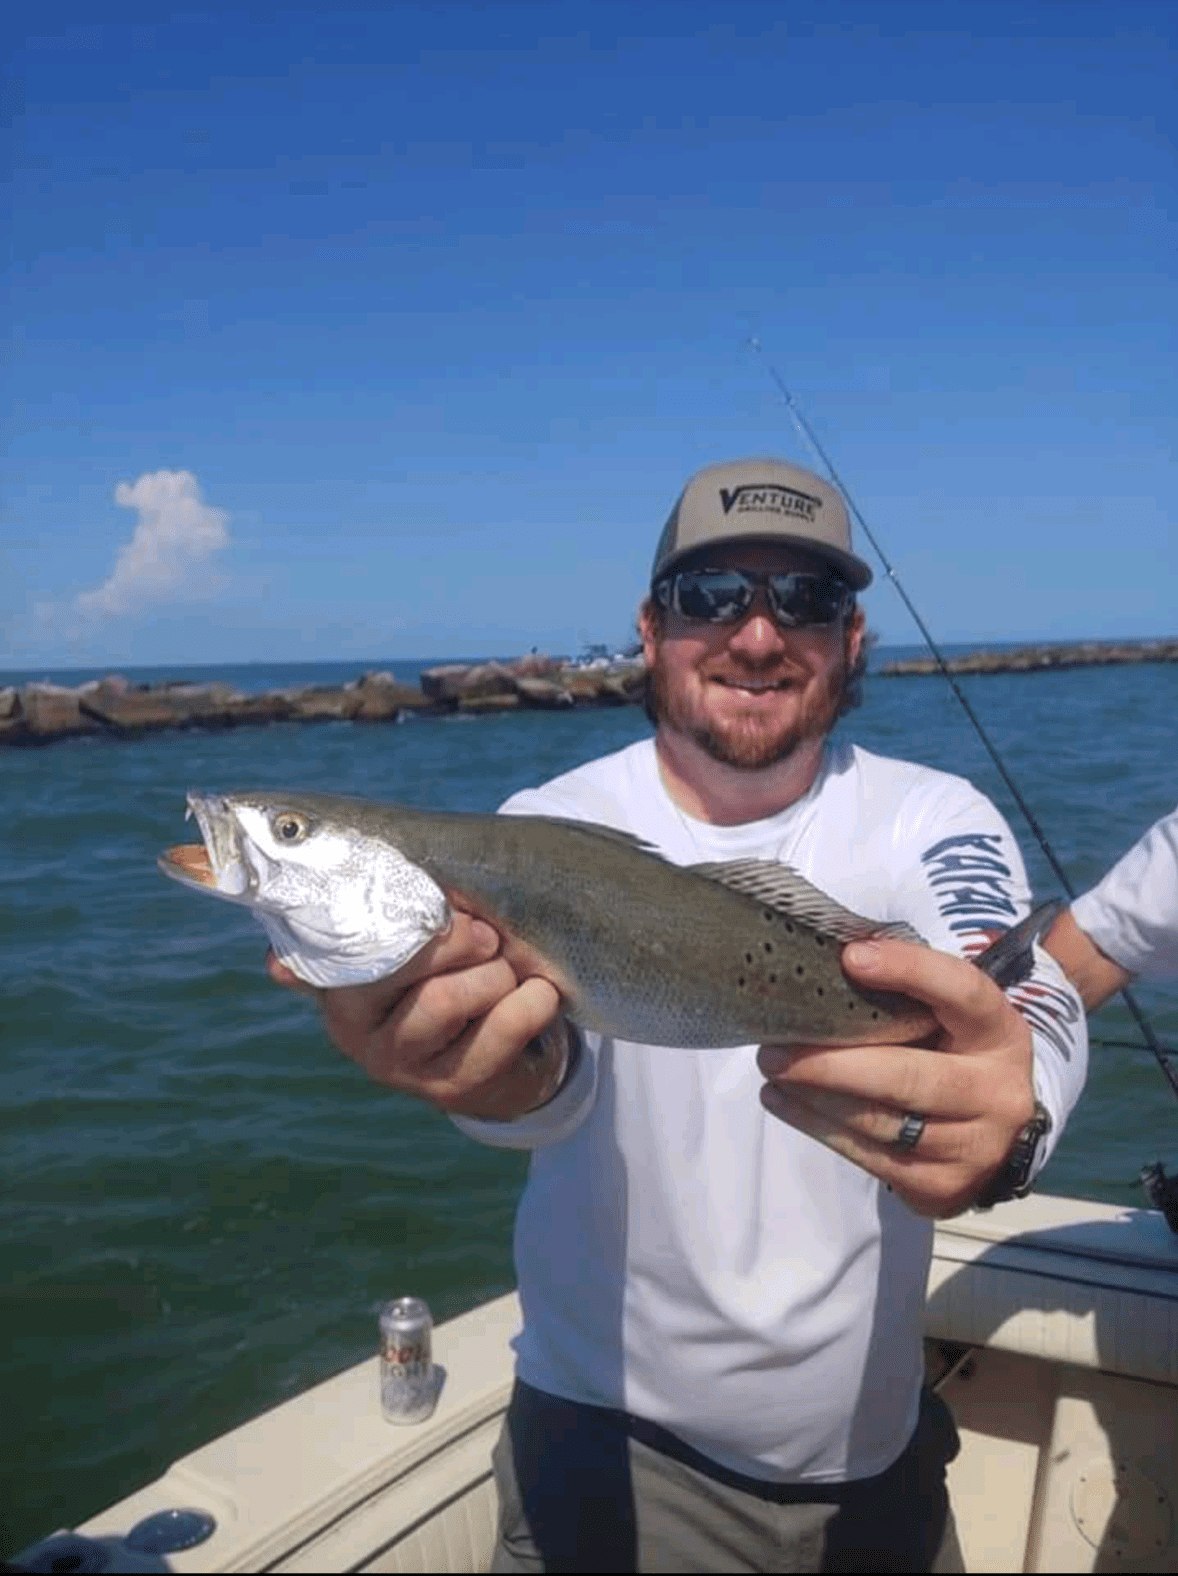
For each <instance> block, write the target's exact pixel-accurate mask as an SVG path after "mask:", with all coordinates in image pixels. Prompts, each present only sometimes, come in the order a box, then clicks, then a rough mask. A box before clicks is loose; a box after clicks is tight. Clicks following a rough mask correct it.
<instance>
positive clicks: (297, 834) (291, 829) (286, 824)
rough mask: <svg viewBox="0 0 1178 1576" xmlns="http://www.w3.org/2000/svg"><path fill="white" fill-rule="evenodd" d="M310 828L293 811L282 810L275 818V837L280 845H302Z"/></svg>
mask: <svg viewBox="0 0 1178 1576" xmlns="http://www.w3.org/2000/svg"><path fill="white" fill-rule="evenodd" d="M309 831H310V827H309V826H308V825H307V822H306V821H305V820H304V818H303V817H302V816H301V815H297V814H296V813H295V812H294V811H293V810H280V811H279V812H278V814H277V815H276V816H275V817H274V835H275V836H276V837H277V839H278V841H279V842H280V843H301V842H302V840H303V838H304V837H306V835H307V833H308V832H309Z"/></svg>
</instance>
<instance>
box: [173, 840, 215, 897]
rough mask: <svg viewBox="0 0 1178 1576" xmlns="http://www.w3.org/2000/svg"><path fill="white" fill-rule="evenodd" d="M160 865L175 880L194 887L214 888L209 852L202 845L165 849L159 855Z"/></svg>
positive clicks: (192, 844)
mask: <svg viewBox="0 0 1178 1576" xmlns="http://www.w3.org/2000/svg"><path fill="white" fill-rule="evenodd" d="M160 865H161V866H162V867H163V868H164V869H165V870H166V871H167V873H168V875H170V876H172V875H174V876H175V877H176V878H177V880H180V881H189V882H191V883H192V884H193V885H195V886H206V887H215V886H216V884H217V877H216V874H215V873H214V871H213V865H212V861H211V860H210V859H209V851H208V849H207V848H206V847H205V846H204V844H203V843H177V845H176V847H175V848H165V849H164V851H163V853H162V854H161V855H160Z"/></svg>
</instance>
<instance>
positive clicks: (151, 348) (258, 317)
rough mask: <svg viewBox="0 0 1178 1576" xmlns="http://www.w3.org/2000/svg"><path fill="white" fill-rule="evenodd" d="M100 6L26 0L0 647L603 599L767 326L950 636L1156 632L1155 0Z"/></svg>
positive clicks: (524, 627)
mask: <svg viewBox="0 0 1178 1576" xmlns="http://www.w3.org/2000/svg"><path fill="white" fill-rule="evenodd" d="M93 12H94V8H92V7H91V8H87V9H86V10H82V9H80V8H79V9H71V8H69V7H57V6H55V5H53V4H52V3H49V4H47V5H41V6H37V7H33V6H31V5H29V4H27V3H21V0H18V4H17V6H16V7H15V8H14V9H13V10H12V11H10V12H9V14H8V19H7V21H6V22H4V23H3V24H0V26H2V27H3V28H4V29H6V36H5V37H3V38H2V39H0V43H3V44H4V46H5V47H4V51H3V53H4V56H5V58H6V60H7V62H8V63H7V66H6V74H5V79H4V86H5V97H6V101H7V109H8V114H7V116H6V119H7V120H8V122H9V123H10V125H11V130H10V131H9V133H8V135H7V140H8V146H9V150H10V155H11V161H12V165H13V182H12V190H13V193H14V198H15V201H14V205H13V218H12V220H11V221H10V226H11V251H12V257H13V265H12V267H11V268H10V270H9V274H8V283H7V285H6V288H5V310H4V317H5V320H6V329H7V331H8V334H9V336H10V340H11V343H10V345H9V348H8V352H7V356H6V360H7V364H8V367H9V369H10V370H9V374H8V381H9V387H10V390H11V399H10V401H9V402H8V409H9V411H10V414H9V415H8V416H7V417H6V419H5V431H4V440H5V441H4V451H5V458H4V462H3V463H4V472H3V475H4V485H3V508H2V512H0V666H7V667H10V668H13V667H19V668H27V667H30V666H35V665H37V664H44V665H45V666H55V665H68V664H77V665H86V666H89V665H91V664H104V663H106V664H111V665H117V664H123V665H130V664H134V663H147V664H154V663H160V662H174V663H181V662H193V663H195V662H213V661H227V662H230V661H232V662H240V661H248V660H254V659H266V660H281V659H290V660H292V661H294V660H300V661H305V660H317V659H323V660H327V659H333V658H344V659H350V658H357V657H363V658H373V659H379V658H382V657H388V658H392V657H397V656H437V655H445V654H451V653H457V652H463V653H471V654H473V653H480V652H499V653H510V652H513V651H518V650H525V649H527V648H529V647H531V646H533V645H538V646H539V647H540V648H541V649H544V650H551V651H571V650H576V649H577V647H578V646H579V645H580V644H581V643H582V642H583V641H585V640H607V641H610V642H620V641H623V640H625V639H626V638H628V636H629V634H630V631H631V629H632V617H633V611H634V608H635V606H636V604H637V601H638V599H639V597H640V596H641V594H642V591H643V589H644V585H645V577H646V573H647V568H648V564H649V558H650V554H651V551H652V549H653V545H654V541H655V538H656V536H657V533H658V529H659V527H660V526H661V523H662V521H663V519H664V518H665V516H666V513H667V512H668V510H669V508H670V506H671V504H672V502H673V500H674V498H675V495H676V494H677V492H678V490H679V488H680V486H681V485H682V482H683V480H684V479H685V478H686V476H687V475H688V474H689V473H690V472H691V471H693V470H694V469H696V468H697V467H698V466H700V465H704V464H707V463H710V462H712V461H715V460H718V459H728V458H733V457H736V456H738V455H754V454H781V455H783V456H785V457H787V458H794V459H796V460H801V461H802V462H804V463H805V462H808V460H809V456H808V455H807V453H806V450H805V448H804V446H803V444H802V442H801V440H800V439H799V437H798V435H797V433H796V432H795V431H794V429H793V427H792V426H791V424H790V422H789V420H788V416H787V413H786V411H785V410H784V408H783V404H782V400H781V396H780V394H779V393H778V391H777V389H776V387H775V386H774V383H773V380H772V378H771V377H770V375H769V370H768V369H769V367H770V366H772V367H775V368H776V369H777V370H778V371H779V373H780V375H781V377H782V378H783V379H784V380H785V381H786V383H787V384H788V385H789V386H790V387H791V388H792V389H793V390H794V392H795V395H796V397H797V399H798V401H799V404H800V406H801V408H802V410H803V411H804V412H805V414H806V416H807V417H808V419H809V420H810V421H811V423H812V424H813V426H814V427H815V428H816V430H817V431H818V433H819V435H820V437H821V438H822V440H823V442H824V443H825V445H826V447H827V448H828V450H829V451H830V453H831V456H832V458H833V460H834V462H835V464H836V466H837V467H838V469H839V470H840V472H841V473H842V475H843V478H844V480H845V481H846V482H847V484H848V486H849V487H850V489H851V492H852V494H853V496H854V498H855V500H856V502H857V503H858V505H859V507H860V508H861V509H862V511H863V513H864V515H865V516H866V518H867V520H868V522H869V524H870V525H871V527H872V529H873V531H874V532H875V533H876V535H877V536H878V537H879V538H880V539H881V541H882V544H883V546H884V548H885V550H886V552H887V553H888V555H889V557H890V558H891V560H892V562H893V563H894V565H895V566H896V569H897V571H898V573H899V575H900V577H901V579H902V580H903V582H904V584H905V586H906V587H907V588H908V590H909V592H910V594H911V595H912V596H913V598H914V600H915V601H916V603H917V605H918V606H919V607H920V608H921V611H922V613H923V616H924V617H925V620H926V622H927V623H928V624H929V625H930V627H931V628H932V630H933V632H934V634H935V635H937V636H938V637H939V638H941V639H943V640H946V641H956V640H1009V639H1022V638H1036V637H1042V638H1069V637H1081V636H1106V637H1130V636H1149V635H1163V634H1173V633H1174V632H1175V629H1176V628H1178V618H1176V617H1175V592H1174V587H1175V584H1176V580H1178V575H1176V571H1178V545H1176V543H1178V532H1176V531H1175V529H1174V526H1173V523H1172V522H1173V518H1174V512H1175V511H1174V504H1175V500H1176V494H1178V489H1176V486H1175V478H1174V470H1173V464H1172V459H1171V455H1172V453H1173V452H1174V449H1175V408H1176V400H1175V394H1174V335H1173V329H1172V327H1171V324H1172V320H1173V307H1174V274H1173V257H1174V255H1175V253H1176V244H1175V242H1176V237H1175V225H1174V223H1173V220H1172V219H1171V218H1169V217H1168V215H1167V209H1168V208H1169V209H1170V210H1171V211H1172V209H1173V200H1174V196H1175V162H1174V133H1175V94H1174V88H1173V83H1174V80H1175V78H1176V76H1178V60H1176V58H1175V57H1176V54H1178V51H1176V49H1175V40H1174V32H1175V28H1174V22H1173V16H1174V12H1173V9H1172V7H1170V6H1168V5H1166V4H1164V3H1162V0H1156V3H1154V0H1147V3H1132V0H1122V3H1120V4H1117V5H1115V6H1114V5H1109V4H1105V3H1097V4H1080V3H1069V0H1048V3H1038V4H1024V3H1017V0H985V3H973V0H960V3H956V4H954V3H951V0H940V3H936V4H915V3H913V4H910V3H891V0H825V3H818V4H811V3H809V0H723V3H720V0H715V3H696V0H678V3H671V0H645V3H642V4H630V3H627V0H596V3H585V0H568V3H564V0H529V3H524V4H496V3H485V4H473V5H468V4H454V3H445V0H442V3H432V4H428V5H417V4H404V3H398V4H385V5H382V6H380V7H373V8H364V9H359V10H327V9H304V10H289V11H288V10H263V9H261V8H251V9H249V10H242V11H234V10H218V11H216V12H210V11H200V10H196V9H193V10H183V11H180V10H177V11H175V12H172V13H170V14H169V13H166V12H165V11H164V9H163V8H161V7H159V6H152V7H146V6H145V7H130V6H128V7H120V6H119V5H118V4H117V3H116V4H112V5H110V6H108V7H106V8H103V15H104V17H105V18H106V20H104V21H101V22H96V21H94V20H93V19H92V18H93ZM165 17H166V18H167V19H165ZM750 336H756V337H757V338H758V339H759V340H760V342H761V344H762V346H763V347H764V348H763V352H762V354H761V356H760V357H758V356H757V355H756V354H755V353H754V352H752V351H751V350H750V349H749V347H748V343H747V342H748V339H749V337H750ZM861 545H863V546H864V548H865V544H861ZM865 550H866V548H865ZM866 555H867V556H869V557H870V556H871V554H870V552H869V551H868V552H867V553H866ZM879 580H882V576H880V577H879ZM866 605H867V610H868V616H869V619H870V621H871V623H872V625H873V627H874V628H875V629H876V630H877V631H878V633H879V634H880V636H881V638H882V639H883V640H884V641H885V642H888V643H894V642H910V641H914V640H915V639H916V638H917V636H916V635H915V633H914V631H913V629H912V626H911V624H910V622H909V620H908V616H907V614H906V613H905V612H904V610H903V608H902V606H901V605H900V603H899V601H898V599H897V598H896V596H895V594H894V592H893V590H892V589H891V588H890V587H888V586H887V585H886V584H880V583H878V581H877V587H876V588H873V590H872V591H871V592H869V593H868V598H867V604H866Z"/></svg>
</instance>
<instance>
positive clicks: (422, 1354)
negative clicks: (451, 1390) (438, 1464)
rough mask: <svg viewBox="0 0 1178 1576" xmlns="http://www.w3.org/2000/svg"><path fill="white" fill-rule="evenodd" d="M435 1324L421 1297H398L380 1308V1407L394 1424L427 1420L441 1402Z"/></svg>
mask: <svg viewBox="0 0 1178 1576" xmlns="http://www.w3.org/2000/svg"><path fill="white" fill-rule="evenodd" d="M433 1327H434V1321H433V1319H432V1318H431V1317H430V1311H429V1308H428V1307H427V1306H426V1304H425V1303H424V1302H422V1300H421V1298H420V1297H396V1298H394V1299H393V1301H392V1302H386V1303H385V1305H384V1307H383V1308H382V1309H381V1310H380V1409H381V1411H382V1412H383V1413H384V1415H385V1418H386V1419H387V1420H388V1421H389V1422H390V1423H424V1422H425V1420H426V1418H427V1417H429V1415H430V1413H431V1412H432V1411H433V1409H434V1407H435V1406H436V1405H437V1404H438V1386H437V1375H436V1371H435V1369H434V1365H433V1361H432V1355H431V1354H432V1347H433V1343H432V1341H431V1338H430V1336H431V1332H432V1330H433Z"/></svg>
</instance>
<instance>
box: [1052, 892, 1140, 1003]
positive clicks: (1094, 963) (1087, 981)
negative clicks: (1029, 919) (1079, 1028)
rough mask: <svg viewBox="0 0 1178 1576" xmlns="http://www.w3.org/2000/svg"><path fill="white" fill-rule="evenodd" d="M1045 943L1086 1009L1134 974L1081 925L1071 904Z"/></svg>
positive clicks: (1119, 986)
mask: <svg viewBox="0 0 1178 1576" xmlns="http://www.w3.org/2000/svg"><path fill="white" fill-rule="evenodd" d="M1043 945H1044V947H1045V948H1046V949H1047V951H1048V952H1050V954H1051V956H1052V957H1053V958H1054V959H1055V961H1056V962H1057V963H1058V964H1059V966H1060V968H1061V969H1062V970H1063V971H1064V973H1065V974H1066V975H1067V977H1068V979H1070V980H1071V982H1072V984H1073V985H1074V986H1075V987H1076V989H1077V990H1078V991H1079V993H1080V1000H1081V1001H1082V1002H1083V1003H1084V1011H1085V1012H1095V1011H1096V1009H1097V1008H1098V1007H1100V1006H1103V1005H1104V1003H1105V1002H1106V1001H1107V1000H1108V999H1109V997H1110V996H1115V995H1116V993H1117V991H1119V990H1123V989H1124V988H1125V986H1126V985H1127V984H1128V983H1129V981H1130V980H1131V979H1132V978H1133V976H1132V975H1131V974H1130V973H1129V971H1128V970H1127V969H1123V968H1122V967H1121V965H1120V964H1119V963H1114V962H1113V960H1112V958H1110V957H1106V956H1105V954H1104V953H1103V952H1102V951H1101V950H1100V948H1099V947H1098V946H1097V945H1096V943H1095V942H1094V941H1093V940H1092V938H1091V936H1089V935H1088V934H1087V933H1086V932H1085V931H1083V930H1081V929H1080V927H1079V925H1077V924H1076V921H1075V919H1074V918H1073V917H1072V911H1071V909H1070V908H1066V909H1064V911H1063V913H1062V914H1061V915H1060V916H1059V918H1058V919H1057V920H1056V921H1055V924H1054V925H1052V927H1051V929H1050V931H1049V932H1048V933H1047V937H1046V940H1045V941H1044V943H1043Z"/></svg>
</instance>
